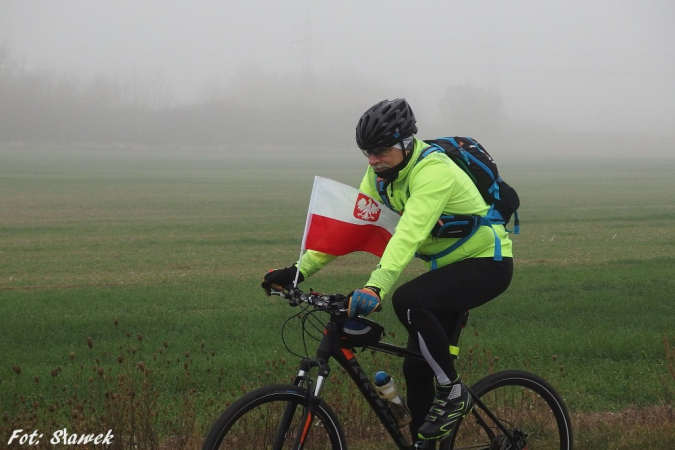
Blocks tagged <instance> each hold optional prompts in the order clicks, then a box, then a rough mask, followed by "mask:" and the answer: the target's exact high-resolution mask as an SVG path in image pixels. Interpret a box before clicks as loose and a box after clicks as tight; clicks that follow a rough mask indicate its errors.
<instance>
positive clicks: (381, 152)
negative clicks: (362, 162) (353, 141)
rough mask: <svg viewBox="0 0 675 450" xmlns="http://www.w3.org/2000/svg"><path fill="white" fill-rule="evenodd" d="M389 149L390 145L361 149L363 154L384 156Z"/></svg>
mask: <svg viewBox="0 0 675 450" xmlns="http://www.w3.org/2000/svg"><path fill="white" fill-rule="evenodd" d="M390 150H391V147H377V148H372V149H368V150H363V149H362V150H361V151H362V152H363V154H364V155H366V156H367V157H368V156H384V155H386V154H387V153H389V151H390Z"/></svg>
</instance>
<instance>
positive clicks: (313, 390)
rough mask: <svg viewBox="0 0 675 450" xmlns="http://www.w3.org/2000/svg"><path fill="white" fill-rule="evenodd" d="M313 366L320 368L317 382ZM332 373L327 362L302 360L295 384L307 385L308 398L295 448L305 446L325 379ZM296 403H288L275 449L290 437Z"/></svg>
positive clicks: (299, 385) (275, 441)
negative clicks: (312, 375)
mask: <svg viewBox="0 0 675 450" xmlns="http://www.w3.org/2000/svg"><path fill="white" fill-rule="evenodd" d="M313 367H318V368H319V374H318V375H317V378H316V383H313V382H312V378H311V377H310V376H309V373H310V371H311V369H312V368H313ZM329 374H330V367H328V364H326V363H325V362H323V363H322V362H320V361H318V360H312V359H308V358H305V359H303V360H302V361H301V362H300V369H299V370H298V375H297V376H296V377H295V380H294V381H293V384H294V385H296V386H298V387H305V388H306V390H307V398H306V400H305V410H304V413H303V415H302V419H301V420H300V424H301V427H300V428H299V430H298V433H297V435H296V436H295V439H294V444H293V449H295V450H302V449H303V448H304V445H305V442H306V440H307V436H308V435H309V431H310V430H311V428H312V421H313V420H314V415H315V411H316V409H317V407H318V405H319V402H320V401H321V400H320V399H321V392H322V391H323V387H324V385H325V381H326V379H327V378H328V375H329ZM296 407H297V405H296V404H293V403H289V404H288V405H286V409H285V410H284V415H283V417H282V420H281V423H280V424H279V428H278V430H277V434H276V437H275V440H274V447H273V449H275V450H277V449H281V448H282V447H283V445H284V442H286V440H287V439H288V438H289V436H288V431H289V429H290V426H291V423H292V421H293V417H294V416H295V413H296Z"/></svg>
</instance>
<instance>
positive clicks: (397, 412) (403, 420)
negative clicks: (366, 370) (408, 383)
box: [375, 371, 412, 428]
mask: <svg viewBox="0 0 675 450" xmlns="http://www.w3.org/2000/svg"><path fill="white" fill-rule="evenodd" d="M375 390H376V391H377V393H378V394H379V395H380V398H381V399H382V400H384V401H386V402H389V404H390V405H391V409H392V411H393V412H394V416H395V417H396V423H397V425H398V426H399V428H403V427H404V426H406V425H408V424H409V423H410V421H411V420H412V417H411V416H410V410H409V409H408V407H407V406H406V405H405V403H404V402H403V400H401V397H399V396H398V391H397V390H396V386H395V385H394V379H393V378H392V377H391V375H389V374H388V373H387V372H383V371H380V372H377V373H376V374H375Z"/></svg>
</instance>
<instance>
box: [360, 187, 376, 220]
mask: <svg viewBox="0 0 675 450" xmlns="http://www.w3.org/2000/svg"><path fill="white" fill-rule="evenodd" d="M380 211H381V209H380V207H379V205H378V204H377V202H375V200H373V199H372V198H370V197H368V196H367V195H365V194H362V193H360V192H359V196H358V198H357V199H356V205H354V217H356V218H357V219H361V220H363V221H365V222H377V219H379V218H380Z"/></svg>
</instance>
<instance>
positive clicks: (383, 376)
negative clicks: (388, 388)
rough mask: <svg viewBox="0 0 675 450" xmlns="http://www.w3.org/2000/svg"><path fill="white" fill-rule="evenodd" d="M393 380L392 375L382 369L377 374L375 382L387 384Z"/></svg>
mask: <svg viewBox="0 0 675 450" xmlns="http://www.w3.org/2000/svg"><path fill="white" fill-rule="evenodd" d="M389 380H391V376H389V374H388V373H387V372H384V371H382V370H380V371H379V372H377V373H376V374H375V384H377V385H383V384H387V383H388V382H389Z"/></svg>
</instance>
